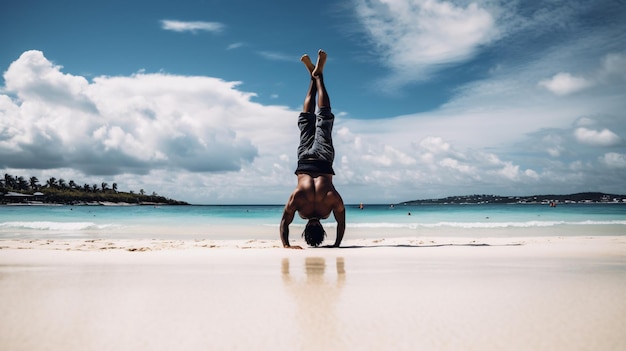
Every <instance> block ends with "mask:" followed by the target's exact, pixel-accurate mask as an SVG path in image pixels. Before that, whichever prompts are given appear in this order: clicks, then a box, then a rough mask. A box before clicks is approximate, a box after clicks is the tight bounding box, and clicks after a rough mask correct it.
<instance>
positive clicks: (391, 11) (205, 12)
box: [0, 0, 626, 203]
mask: <svg viewBox="0 0 626 351" xmlns="http://www.w3.org/2000/svg"><path fill="white" fill-rule="evenodd" d="M625 23H626V5H625V4H624V2H623V1H609V0H602V1H591V2H589V1H498V0H485V1H440V0H393V1H392V0H388V1H378V0H345V1H320V2H316V3H301V2H296V1H282V0H281V1H272V2H267V3H264V2H258V1H241V0H229V1H220V0H215V1H176V2H173V1H107V2H93V1H91V2H89V1H77V0H68V1H29V0H25V1H19V2H4V3H2V4H1V5H0V68H1V70H2V72H3V77H2V80H0V172H2V173H3V174H4V173H9V174H15V175H25V176H31V175H33V176H37V177H38V178H39V179H40V180H45V179H47V178H49V177H51V176H54V177H57V178H60V177H62V178H64V179H65V180H66V181H69V180H70V179H71V180H75V181H76V182H78V183H93V182H97V183H100V182H101V181H102V180H104V181H107V182H108V183H109V184H111V183H113V182H116V183H118V184H119V188H120V190H125V189H133V190H137V189H145V190H146V191H149V192H152V191H155V192H157V193H159V194H161V195H165V196H168V197H173V198H176V199H181V200H186V201H189V202H192V203H283V202H284V201H285V200H286V198H287V197H288V195H289V193H290V192H291V190H292V188H293V187H294V186H295V176H294V175H293V170H294V168H295V163H296V158H295V149H296V147H297V128H296V124H295V119H296V116H297V113H298V112H299V110H300V109H301V104H302V100H303V97H304V94H305V92H306V88H307V84H308V77H307V75H306V71H305V69H304V67H303V66H302V64H301V63H300V62H299V57H300V56H301V55H302V54H303V53H309V54H310V55H311V56H312V57H313V58H315V53H316V51H317V50H318V49H319V48H323V49H325V50H326V51H327V52H328V54H329V60H328V64H327V67H326V70H325V78H326V82H327V86H328V89H329V92H330V94H331V100H332V105H333V111H334V113H335V115H336V116H337V121H336V124H335V147H336V150H337V158H336V161H335V171H336V173H337V175H336V177H335V183H336V186H337V188H338V190H339V191H340V192H341V193H342V195H343V197H344V200H345V201H346V202H348V203H358V202H361V201H363V202H377V203H391V202H400V201H405V200H411V199H417V198H430V197H441V196H448V195H457V194H473V193H489V194H501V195H530V194H538V193H571V192H580V191H603V192H613V193H624V189H626V144H625V139H626V116H625V115H624V111H626V96H625V95H626V93H625V92H626V89H625V88H626V24H625ZM42 182H43V181H42Z"/></svg>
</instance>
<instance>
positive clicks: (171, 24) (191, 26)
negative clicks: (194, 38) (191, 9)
mask: <svg viewBox="0 0 626 351" xmlns="http://www.w3.org/2000/svg"><path fill="white" fill-rule="evenodd" d="M224 27H225V26H224V25H223V24H222V23H219V22H202V21H176V20H161V28H162V29H165V30H170V31H174V32H192V33H196V32H198V31H206V32H213V33H217V32H221V31H222V30H223V29H224Z"/></svg>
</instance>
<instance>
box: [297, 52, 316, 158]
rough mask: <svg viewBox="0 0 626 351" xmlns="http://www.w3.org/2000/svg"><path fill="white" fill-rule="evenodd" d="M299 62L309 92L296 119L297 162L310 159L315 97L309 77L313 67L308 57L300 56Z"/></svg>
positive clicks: (314, 87)
mask: <svg viewBox="0 0 626 351" xmlns="http://www.w3.org/2000/svg"><path fill="white" fill-rule="evenodd" d="M300 61H302V63H304V66H305V67H306V69H307V70H308V71H309V77H310V78H311V79H310V83H309V90H308V91H307V94H306V97H305V98H304V106H303V107H302V113H300V116H299V117H298V128H299V129H300V145H298V160H300V159H304V158H311V157H313V155H312V154H311V148H312V147H313V143H314V142H315V118H316V117H315V95H317V82H316V81H315V79H313V76H312V75H311V74H312V72H313V70H314V69H315V66H314V65H313V63H312V62H311V59H310V58H309V56H308V55H302V57H301V58H300Z"/></svg>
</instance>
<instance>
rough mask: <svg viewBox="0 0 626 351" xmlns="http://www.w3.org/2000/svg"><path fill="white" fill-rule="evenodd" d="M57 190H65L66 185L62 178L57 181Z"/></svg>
mask: <svg viewBox="0 0 626 351" xmlns="http://www.w3.org/2000/svg"><path fill="white" fill-rule="evenodd" d="M59 188H61V189H65V188H67V184H65V179H63V178H61V179H59Z"/></svg>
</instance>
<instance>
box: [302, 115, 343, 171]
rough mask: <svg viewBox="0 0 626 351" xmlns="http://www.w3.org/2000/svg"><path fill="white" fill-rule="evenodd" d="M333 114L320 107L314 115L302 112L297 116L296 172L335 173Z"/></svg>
mask: <svg viewBox="0 0 626 351" xmlns="http://www.w3.org/2000/svg"><path fill="white" fill-rule="evenodd" d="M334 122H335V116H334V115H333V114H332V112H331V111H330V108H322V109H320V111H319V113H318V114H317V115H316V114H314V113H308V112H302V113H300V116H299V117H298V127H299V128H300V145H299V146H298V168H297V169H296V173H324V174H335V172H334V171H333V168H332V165H333V161H334V160H335V148H334V147H333V138H332V132H333V124H334Z"/></svg>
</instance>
